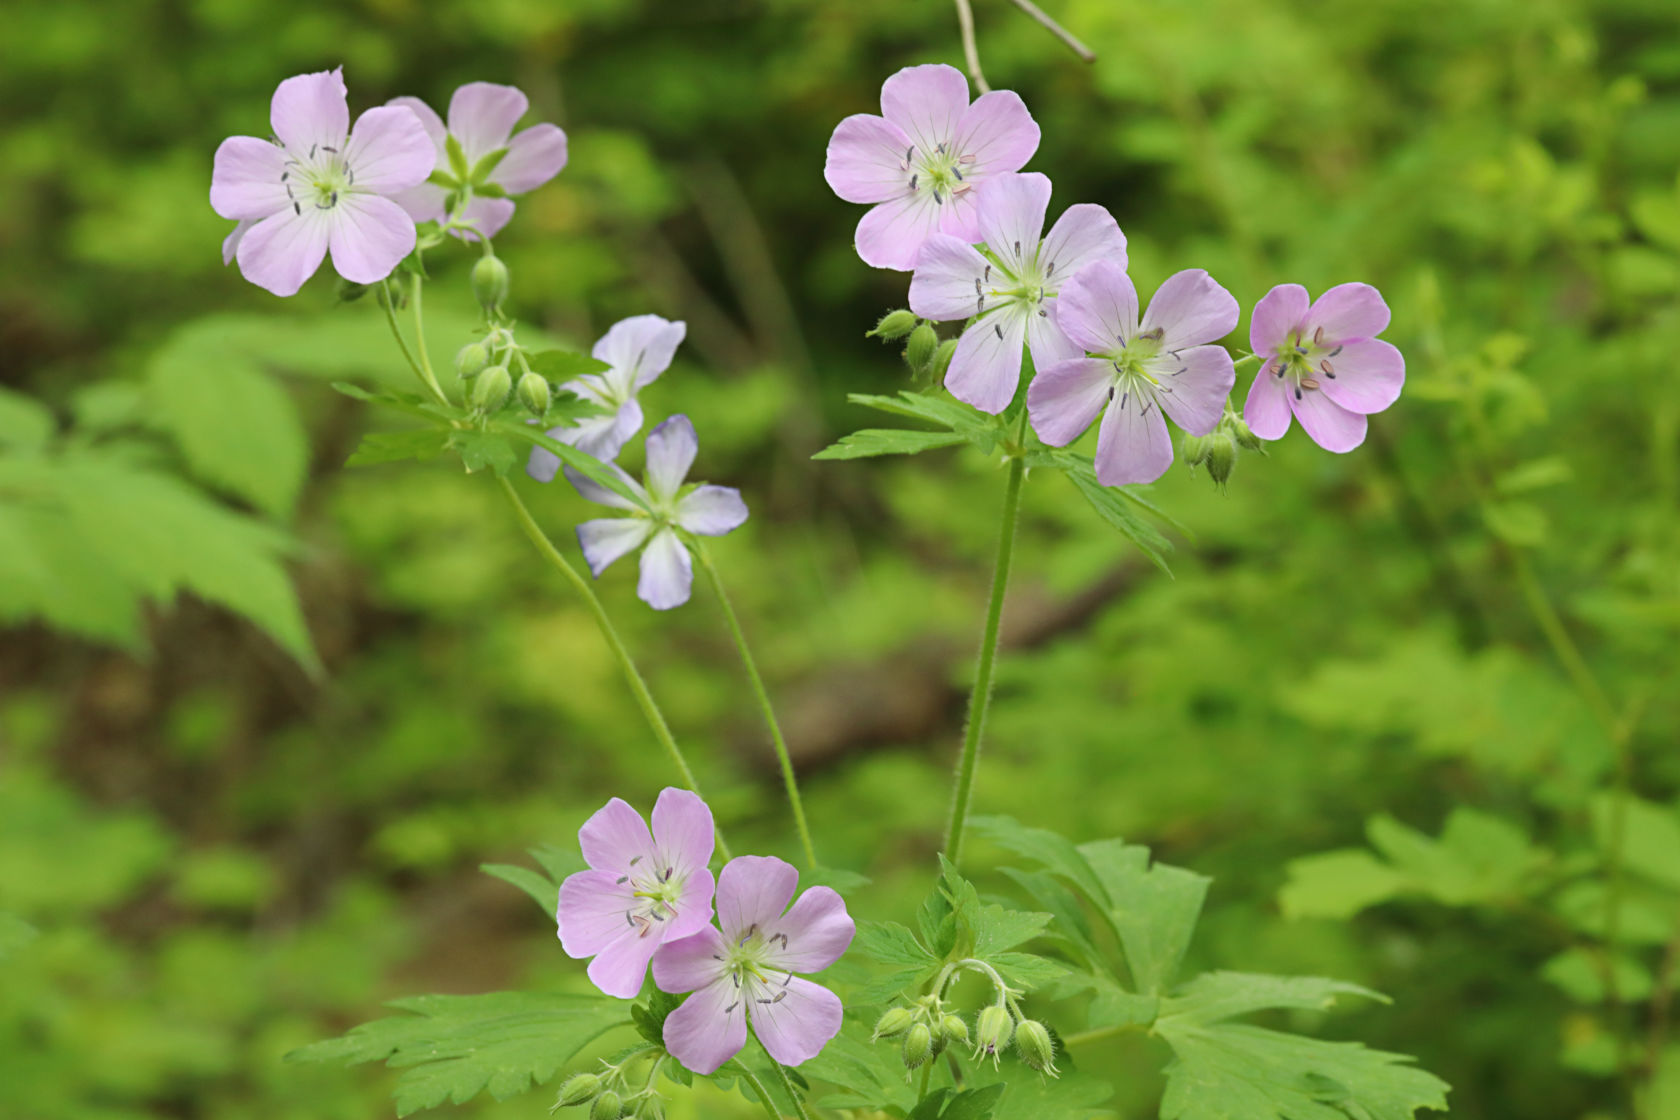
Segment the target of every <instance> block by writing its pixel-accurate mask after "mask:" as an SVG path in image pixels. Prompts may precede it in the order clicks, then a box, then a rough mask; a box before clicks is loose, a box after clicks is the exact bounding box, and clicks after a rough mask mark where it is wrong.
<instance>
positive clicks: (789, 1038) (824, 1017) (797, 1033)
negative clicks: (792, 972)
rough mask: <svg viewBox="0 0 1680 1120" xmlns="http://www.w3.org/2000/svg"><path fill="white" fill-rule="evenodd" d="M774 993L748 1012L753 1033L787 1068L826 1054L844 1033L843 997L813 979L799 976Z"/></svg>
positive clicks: (778, 986)
mask: <svg viewBox="0 0 1680 1120" xmlns="http://www.w3.org/2000/svg"><path fill="white" fill-rule="evenodd" d="M772 987H773V990H774V994H773V995H766V996H763V997H761V998H759V999H757V1000H754V1001H753V1003H752V1005H751V1006H750V1007H749V1008H748V1009H747V1013H748V1015H750V1016H751V1017H752V1027H753V1033H754V1034H756V1035H758V1040H759V1041H760V1042H762V1043H763V1044H764V1049H765V1050H767V1051H769V1052H770V1056H771V1057H772V1058H774V1059H776V1060H777V1061H778V1062H780V1063H782V1064H783V1065H784V1066H796V1065H799V1064H800V1063H801V1062H807V1061H810V1060H811V1059H812V1058H814V1057H816V1056H817V1055H818V1054H820V1053H822V1048H823V1047H824V1046H827V1045H828V1043H829V1040H830V1039H832V1038H833V1037H834V1036H835V1035H837V1034H839V1033H840V1025H841V1022H842V1020H843V1019H844V1018H845V1008H844V1007H843V1006H842V1004H841V1003H840V997H839V996H837V995H835V994H834V993H833V992H831V991H829V990H828V989H827V988H825V987H823V986H822V985H821V984H813V983H812V982H811V981H809V980H801V979H800V978H799V977H797V976H795V977H793V978H792V979H791V980H789V981H788V983H787V985H786V986H785V987H783V986H780V985H773V986H772Z"/></svg>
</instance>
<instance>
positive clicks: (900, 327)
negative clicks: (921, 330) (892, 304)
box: [863, 308, 917, 340]
mask: <svg viewBox="0 0 1680 1120" xmlns="http://www.w3.org/2000/svg"><path fill="white" fill-rule="evenodd" d="M916 323H917V319H916V313H915V312H913V311H905V310H904V309H903V308H900V309H899V310H897V311H889V312H887V313H886V314H885V315H883V316H881V321H880V322H879V323H876V324H875V329H874V330H872V331H869V332H867V333H866V334H865V335H864V336H863V337H865V338H882V339H887V340H892V339H898V338H903V337H904V336H905V335H907V334H909V333H910V332H911V331H913V330H915V329H916Z"/></svg>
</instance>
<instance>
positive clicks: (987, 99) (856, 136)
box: [823, 66, 1039, 272]
mask: <svg viewBox="0 0 1680 1120" xmlns="http://www.w3.org/2000/svg"><path fill="white" fill-rule="evenodd" d="M881 112H882V113H883V114H884V115H883V116H879V117H877V116H875V115H874V114H872V113H858V114H857V115H855V116H850V117H847V118H846V119H845V120H843V121H841V122H840V124H839V126H838V127H837V128H835V130H834V136H833V137H832V138H831V139H830V140H829V142H828V161H827V163H826V165H825V166H824V167H823V178H825V179H827V180H828V185H829V186H830V187H832V188H834V193H835V194H837V195H839V196H840V197H841V198H843V199H845V200H846V201H847V202H873V203H878V204H879V205H877V206H875V207H874V208H873V209H871V210H870V211H869V213H867V214H865V215H864V216H863V220H862V221H861V222H859V223H858V228H857V251H858V256H860V257H862V258H863V261H864V263H865V264H869V265H873V266H875V267H876V268H896V269H898V270H899V271H901V272H903V271H908V270H909V269H912V268H914V267H915V266H916V256H917V254H918V253H919V252H920V251H921V248H922V244H923V242H925V241H926V240H927V239H928V237H929V236H931V235H932V234H934V233H936V232H938V233H946V234H949V235H951V236H953V237H957V238H960V239H961V240H963V241H968V242H974V241H978V240H979V239H980V227H979V215H978V213H977V210H976V207H975V204H974V199H975V195H976V194H977V193H978V191H977V189H976V188H978V187H980V186H981V184H983V183H985V182H986V180H987V179H989V178H991V177H992V176H995V175H999V174H1002V173H1004V172H1009V171H1019V170H1020V169H1021V167H1022V166H1023V165H1024V164H1025V163H1026V162H1027V160H1029V159H1031V158H1032V154H1033V152H1035V151H1037V150H1038V138H1039V133H1038V125H1037V124H1036V123H1034V121H1033V119H1032V114H1031V113H1029V112H1027V107H1026V105H1025V104H1023V103H1022V101H1021V99H1020V97H1019V96H1017V95H1016V94H1014V93H1011V92H1010V91H1008V90H993V91H992V92H991V93H986V94H982V95H981V96H980V97H979V99H978V100H976V101H975V102H974V104H972V105H970V104H969V103H968V79H967V78H965V77H963V76H962V74H961V72H960V71H958V70H955V69H953V68H952V67H949V66H910V67H906V68H905V69H903V70H900V71H899V72H898V73H896V74H894V75H893V76H892V77H890V78H888V79H887V80H886V82H885V83H884V84H883V85H882V86H881Z"/></svg>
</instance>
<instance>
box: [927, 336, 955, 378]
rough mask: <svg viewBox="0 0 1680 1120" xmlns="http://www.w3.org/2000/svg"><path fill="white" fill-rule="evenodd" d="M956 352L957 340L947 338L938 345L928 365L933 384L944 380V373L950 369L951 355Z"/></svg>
mask: <svg viewBox="0 0 1680 1120" xmlns="http://www.w3.org/2000/svg"><path fill="white" fill-rule="evenodd" d="M956 352H957V340H956V339H954V338H948V339H946V340H945V341H944V342H941V343H940V344H939V349H937V350H935V351H934V352H933V361H932V362H931V363H929V365H928V373H929V375H931V376H932V378H933V381H934V383H935V384H940V383H942V382H943V381H944V380H945V371H946V370H948V369H950V368H951V355H952V354H955V353H956Z"/></svg>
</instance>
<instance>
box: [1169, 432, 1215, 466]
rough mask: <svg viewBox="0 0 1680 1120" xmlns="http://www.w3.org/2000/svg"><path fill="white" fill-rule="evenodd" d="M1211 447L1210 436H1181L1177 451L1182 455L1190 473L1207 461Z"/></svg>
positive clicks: (1211, 438)
mask: <svg viewBox="0 0 1680 1120" xmlns="http://www.w3.org/2000/svg"><path fill="white" fill-rule="evenodd" d="M1212 447H1213V437H1212V436H1192V435H1186V436H1181V437H1180V438H1179V441H1178V453H1179V454H1180V455H1182V456H1184V463H1185V465H1186V466H1188V467H1189V468H1190V472H1191V473H1192V474H1194V473H1195V471H1196V468H1197V467H1199V466H1201V465H1202V464H1203V463H1205V462H1207V458H1208V452H1209V451H1210V450H1211V449H1212Z"/></svg>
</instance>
